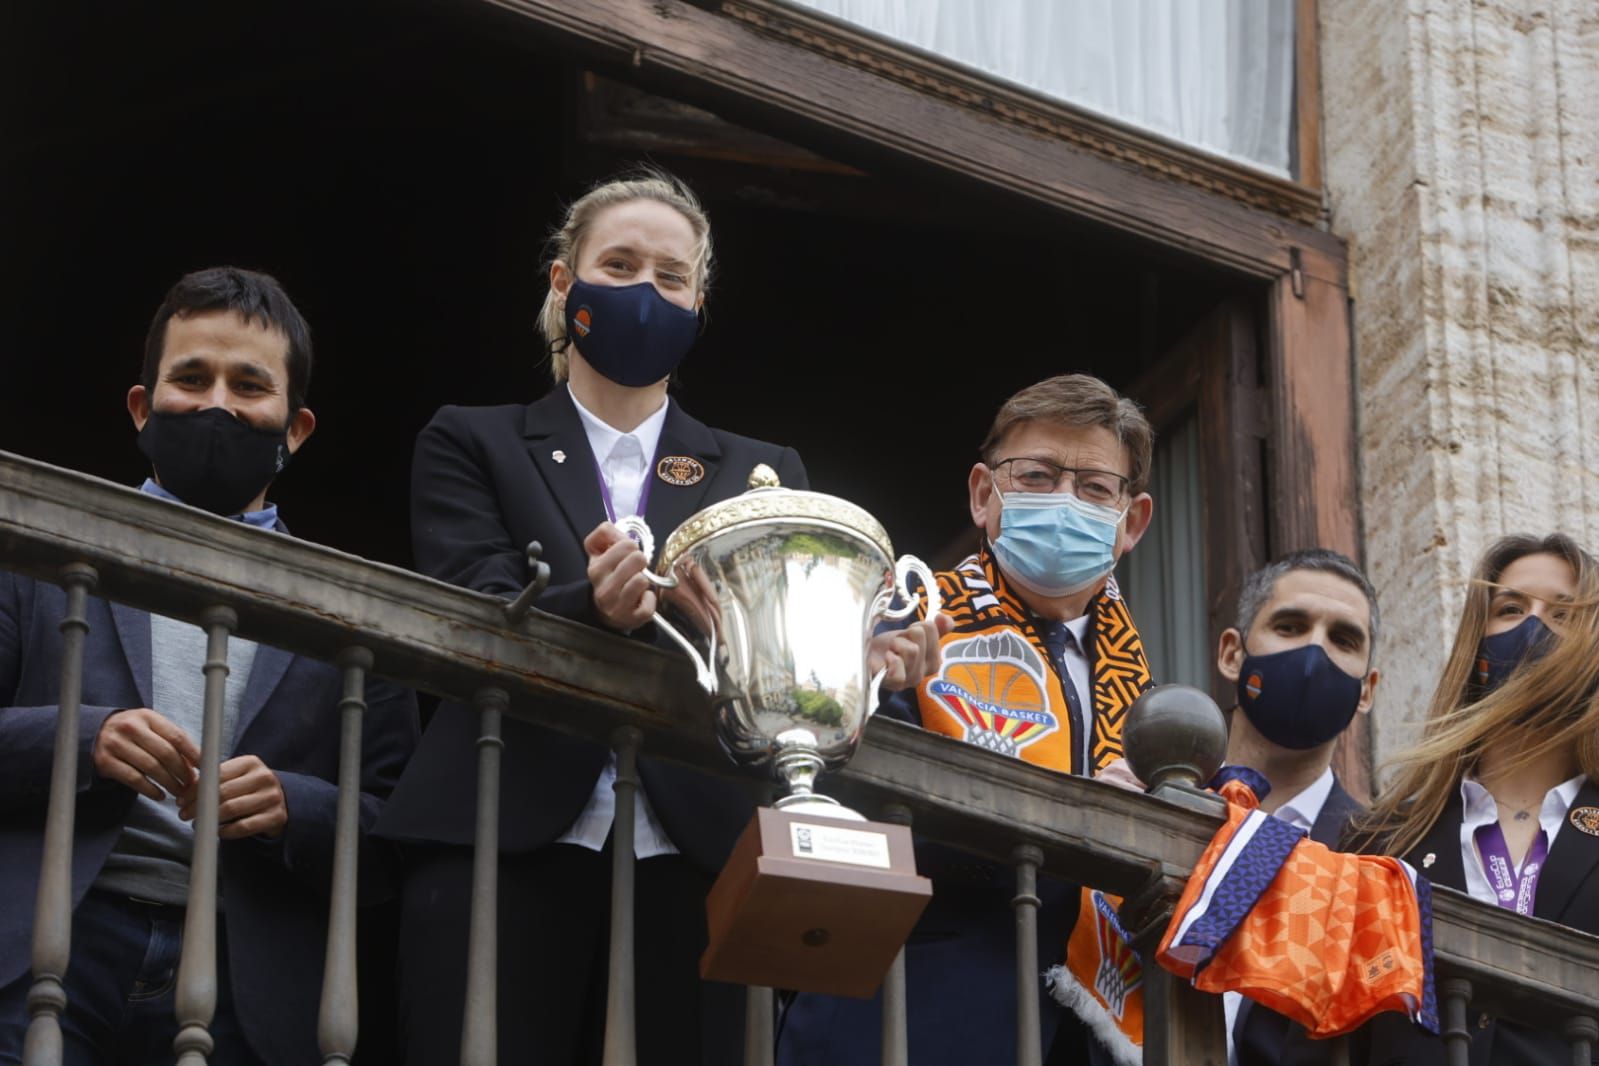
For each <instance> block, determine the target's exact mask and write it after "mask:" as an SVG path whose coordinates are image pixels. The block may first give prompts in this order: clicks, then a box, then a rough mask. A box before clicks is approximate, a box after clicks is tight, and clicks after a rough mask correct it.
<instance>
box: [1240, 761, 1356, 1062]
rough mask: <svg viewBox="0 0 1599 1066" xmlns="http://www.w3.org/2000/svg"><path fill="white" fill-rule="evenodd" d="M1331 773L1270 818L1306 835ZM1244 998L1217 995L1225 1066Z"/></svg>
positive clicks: (1322, 801)
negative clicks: (1224, 1027) (1223, 1024)
mask: <svg viewBox="0 0 1599 1066" xmlns="http://www.w3.org/2000/svg"><path fill="white" fill-rule="evenodd" d="M1332 787H1333V772H1332V767H1331V766H1329V767H1327V769H1325V770H1323V771H1322V772H1321V776H1320V777H1318V778H1316V780H1314V781H1312V782H1311V783H1310V784H1308V785H1306V786H1305V787H1304V788H1302V789H1300V790H1299V792H1298V793H1297V794H1296V795H1294V796H1293V797H1291V798H1290V799H1289V800H1288V801H1287V802H1286V803H1284V804H1283V805H1282V806H1281V807H1278V808H1277V809H1276V810H1275V811H1272V812H1271V813H1272V816H1273V817H1275V818H1280V819H1282V820H1283V821H1285V822H1287V823H1288V824H1289V825H1291V826H1293V827H1294V828H1295V829H1303V830H1304V831H1305V832H1307V833H1308V832H1310V827H1311V826H1313V825H1315V824H1316V819H1317V818H1320V817H1321V809H1322V808H1323V807H1325V806H1326V805H1327V797H1328V796H1330V795H1332ZM1243 1002H1244V996H1243V993H1241V992H1223V993H1222V994H1221V1008H1222V1012H1223V1013H1224V1014H1225V1015H1226V1017H1227V1062H1228V1066H1238V1049H1237V1048H1235V1047H1233V1030H1234V1028H1236V1027H1237V1025H1238V1010H1239V1008H1240V1007H1241V1006H1243Z"/></svg>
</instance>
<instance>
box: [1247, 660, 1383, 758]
mask: <svg viewBox="0 0 1599 1066" xmlns="http://www.w3.org/2000/svg"><path fill="white" fill-rule="evenodd" d="M1359 706H1360V678H1358V677H1350V676H1349V675H1348V674H1346V673H1344V672H1343V671H1342V670H1340V669H1339V668H1338V664H1337V663H1335V662H1333V661H1332V659H1331V658H1329V657H1328V655H1327V651H1326V649H1325V648H1323V647H1322V646H1321V645H1320V644H1306V645H1304V646H1303V647H1299V648H1289V649H1288V650H1287V651H1279V652H1275V653H1274V654H1271V655H1250V654H1249V649H1248V648H1245V649H1244V668H1243V670H1241V671H1240V672H1239V674H1238V708H1239V710H1241V711H1243V712H1244V716H1245V717H1246V718H1248V719H1249V724H1250V725H1252V726H1254V727H1255V729H1256V730H1258V731H1259V732H1260V735H1261V736H1263V737H1265V738H1266V739H1267V740H1269V741H1271V742H1272V743H1273V744H1276V745H1278V746H1279V747H1284V748H1292V749H1294V750H1295V751H1306V750H1308V749H1310V748H1315V747H1319V746H1321V745H1322V744H1325V743H1327V742H1328V741H1329V740H1332V739H1333V738H1335V737H1337V736H1338V734H1340V733H1342V732H1343V731H1344V730H1345V729H1347V728H1348V727H1349V721H1350V719H1352V718H1354V717H1355V709H1356V708H1357V707H1359Z"/></svg>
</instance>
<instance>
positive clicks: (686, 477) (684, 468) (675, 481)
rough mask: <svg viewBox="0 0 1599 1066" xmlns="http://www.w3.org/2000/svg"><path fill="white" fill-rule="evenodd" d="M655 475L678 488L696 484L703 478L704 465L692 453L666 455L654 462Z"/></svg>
mask: <svg viewBox="0 0 1599 1066" xmlns="http://www.w3.org/2000/svg"><path fill="white" fill-rule="evenodd" d="M655 476H656V477H658V478H660V479H661V480H662V481H664V482H666V483H667V484H668V485H676V486H678V487H679V488H681V487H683V486H687V485H697V484H699V483H700V482H701V481H702V480H704V478H705V466H704V464H703V463H701V462H700V461H699V460H698V459H696V458H694V457H693V456H692V455H668V456H666V457H665V458H664V459H662V460H661V461H660V462H658V463H656V464H655Z"/></svg>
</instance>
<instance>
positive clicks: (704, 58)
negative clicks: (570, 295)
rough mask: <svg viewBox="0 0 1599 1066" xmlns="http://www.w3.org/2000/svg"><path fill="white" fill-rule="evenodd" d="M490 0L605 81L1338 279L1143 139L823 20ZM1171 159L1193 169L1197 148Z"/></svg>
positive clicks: (1282, 183)
mask: <svg viewBox="0 0 1599 1066" xmlns="http://www.w3.org/2000/svg"><path fill="white" fill-rule="evenodd" d="M488 2H489V3H491V4H493V5H495V6H498V7H501V8H504V9H506V10H509V11H512V12H515V13H517V14H519V15H522V16H525V17H526V19H527V24H528V26H529V29H530V30H532V31H534V32H536V33H538V34H540V35H542V36H544V37H546V38H547V39H550V40H553V41H554V42H556V43H557V44H558V45H559V46H560V47H561V49H562V50H563V51H565V52H568V53H573V54H577V55H580V56H583V57H584V58H585V60H586V61H588V62H591V63H593V64H595V65H596V66H598V67H599V68H601V69H602V70H603V71H605V72H607V73H612V74H614V75H615V76H617V77H620V78H624V79H625V80H627V81H629V82H633V83H635V84H640V85H644V86H646V87H649V88H651V89H657V90H660V91H664V92H667V93H669V94H672V95H676V96H678V97H680V98H682V99H684V100H686V101H688V102H690V103H693V104H696V105H698V106H702V107H705V108H708V109H710V110H713V111H715V112H716V113H718V114H720V115H722V116H723V117H725V118H728V119H731V120H733V121H739V122H744V123H746V124H749V125H752V126H756V127H758V128H761V129H763V130H764V131H768V132H777V133H780V134H782V135H785V136H788V137H790V138H792V139H795V140H798V141H800V142H801V143H807V144H818V143H828V144H843V145H845V146H846V148H847V153H848V154H847V156H846V157H845V158H844V159H843V161H844V162H847V163H850V164H852V165H855V164H859V165H866V166H875V165H877V164H878V162H879V161H882V162H887V163H890V164H892V163H893V162H894V161H899V162H900V163H902V164H903V163H905V162H912V163H915V164H918V165H920V166H928V167H931V168H933V169H934V170H936V171H940V172H944V173H947V174H952V175H957V176H959V177H961V178H963V179H967V180H970V181H975V182H977V183H979V184H981V185H984V186H988V187H990V188H993V189H996V190H1000V191H1003V192H1005V193H1009V194H1013V195H1017V196H1021V197H1025V198H1026V199H1028V200H1031V201H1033V202H1036V203H1039V204H1043V205H1046V206H1049V207H1053V208H1057V209H1060V210H1063V211H1065V212H1067V213H1069V214H1071V215H1074V216H1077V217H1081V218H1087V219H1090V220H1092V221H1095V222H1098V223H1102V224H1104V225H1106V226H1108V227H1110V228H1112V229H1114V230H1117V231H1120V232H1123V233H1127V234H1131V235H1133V236H1136V237H1139V238H1142V239H1146V240H1149V241H1152V242H1154V243H1156V244H1158V245H1160V246H1161V247H1163V248H1169V249H1180V250H1183V251H1186V252H1188V253H1191V254H1193V255H1195V256H1198V257H1200V258H1203V259H1205V260H1208V261H1210V262H1213V263H1217V264H1220V265H1222V266H1225V267H1227V268H1229V269H1233V270H1237V271H1241V272H1243V273H1245V274H1249V275H1251V276H1254V277H1259V278H1271V277H1274V276H1276V275H1277V274H1279V273H1282V272H1283V271H1285V270H1287V269H1288V267H1289V249H1290V247H1292V246H1299V247H1301V248H1303V249H1305V250H1306V254H1305V255H1304V256H1303V257H1302V258H1303V262H1304V268H1305V269H1306V270H1307V271H1310V272H1312V273H1314V274H1316V275H1317V276H1319V277H1323V278H1325V279H1326V280H1328V281H1332V282H1335V283H1342V281H1343V280H1344V274H1345V269H1346V268H1345V260H1346V253H1345V250H1344V246H1343V243H1342V242H1341V241H1340V240H1339V239H1338V238H1336V237H1334V236H1333V235H1332V234H1330V233H1328V232H1326V231H1325V230H1321V229H1318V228H1316V227H1315V226H1314V225H1308V224H1306V223H1304V222H1296V221H1293V220H1291V219H1290V218H1287V217H1284V216H1283V215H1282V214H1278V213H1273V212H1271V211H1266V210H1261V209H1259V208H1256V207H1251V206H1248V205H1247V204H1244V203H1241V202H1239V201H1238V200H1235V199H1233V198H1231V197H1230V196H1228V195H1224V194H1222V193H1218V192H1211V191H1208V190H1207V189H1206V188H1201V187H1199V186H1198V185H1196V184H1193V183H1190V182H1189V181H1187V180H1185V176H1186V171H1185V172H1184V173H1183V174H1179V173H1177V171H1176V170H1175V169H1174V165H1173V164H1170V163H1165V162H1162V161H1161V160H1160V159H1158V158H1157V156H1156V154H1152V153H1155V147H1154V145H1153V144H1152V145H1149V146H1145V147H1144V148H1142V149H1140V150H1136V151H1134V150H1132V148H1131V146H1132V145H1133V144H1134V143H1135V142H1136V141H1139V140H1140V139H1148V138H1144V136H1143V135H1140V134H1137V133H1136V132H1135V131H1133V130H1131V129H1130V128H1128V127H1122V126H1120V124H1118V123H1114V122H1111V121H1109V120H1101V121H1099V122H1098V123H1097V125H1099V126H1102V127H1103V130H1102V131H1101V133H1100V134H1099V135H1098V136H1097V139H1096V140H1095V142H1094V143H1096V144H1097V145H1098V149H1099V150H1094V149H1093V148H1090V147H1086V146H1085V144H1084V142H1083V138H1082V137H1081V136H1076V126H1081V125H1083V123H1082V122H1081V121H1078V122H1077V123H1076V124H1075V125H1074V123H1073V122H1072V121H1070V120H1068V119H1067V118H1066V117H1065V115H1066V113H1067V112H1070V111H1072V110H1073V109H1071V108H1070V107H1069V105H1064V104H1059V105H1053V104H1051V102H1050V101H1048V100H1046V99H1043V98H1040V97H1038V95H1037V94H1030V93H1026V92H1024V91H1021V90H1015V89H1011V88H1009V87H1007V86H1006V85H1005V84H1004V83H1003V82H1000V81H999V80H997V79H992V78H987V77H984V76H982V75H976V74H970V75H968V74H963V73H962V72H961V71H960V68H959V67H958V66H957V65H955V64H951V63H948V62H944V61H937V60H934V61H931V62H929V61H928V60H927V59H926V58H925V57H921V56H920V55H919V53H917V51H916V50H915V49H910V48H905V47H902V46H896V45H893V44H891V43H885V42H883V41H881V40H880V39H878V38H875V37H874V36H873V35H871V34H869V33H865V32H864V31H857V30H854V29H852V28H850V27H848V26H842V25H840V24H838V23H837V22H836V21H834V20H828V19H823V18H819V17H817V16H815V15H813V14H810V13H807V12H804V11H801V10H798V9H796V8H792V7H788V6H786V5H778V4H771V3H765V2H755V0H725V2H724V3H722V4H720V5H718V10H716V11H711V10H704V9H702V7H700V6H696V5H692V4H688V3H684V2H682V0H585V2H584V3H582V4H572V3H569V2H567V0H488ZM1091 124H1092V123H1091ZM1118 127H1119V128H1118ZM1112 129H1115V130H1116V132H1115V133H1111V132H1110V131H1111V130H1112ZM1074 137H1075V143H1074ZM1150 140H1158V139H1150ZM1167 151H1168V154H1170V150H1169V149H1168V150H1167ZM1177 154H1178V155H1192V156H1193V157H1194V158H1193V159H1192V160H1191V161H1190V162H1189V163H1188V164H1187V165H1188V166H1190V167H1198V166H1199V165H1200V160H1199V156H1200V153H1186V152H1181V151H1180V152H1178V153H1177ZM1174 158H1175V156H1174ZM1162 170H1165V171H1166V172H1165V173H1162V172H1161V171H1162ZM1203 180H1205V181H1208V182H1209V183H1210V184H1211V185H1216V184H1218V183H1220V182H1221V181H1222V180H1223V179H1222V177H1221V176H1220V172H1219V171H1218V172H1217V173H1216V174H1212V175H1211V176H1209V177H1208V178H1205V179H1203ZM1237 180H1244V179H1243V178H1242V177H1240V178H1238V179H1237ZM1248 180H1249V181H1250V182H1252V183H1253V184H1255V185H1257V186H1259V187H1260V188H1261V189H1263V190H1264V189H1265V188H1266V187H1267V186H1268V185H1271V186H1273V187H1275V188H1276V191H1277V195H1278V196H1279V198H1281V199H1282V202H1283V203H1289V202H1294V203H1298V202H1299V201H1300V200H1302V199H1305V198H1306V197H1308V198H1309V202H1311V203H1313V204H1314V203H1315V202H1316V201H1317V200H1318V198H1319V193H1316V192H1313V191H1310V190H1306V189H1304V188H1303V187H1301V186H1299V185H1297V184H1296V183H1294V182H1290V181H1286V180H1283V179H1275V178H1270V177H1268V176H1266V175H1258V176H1253V177H1250V178H1249V179H1248Z"/></svg>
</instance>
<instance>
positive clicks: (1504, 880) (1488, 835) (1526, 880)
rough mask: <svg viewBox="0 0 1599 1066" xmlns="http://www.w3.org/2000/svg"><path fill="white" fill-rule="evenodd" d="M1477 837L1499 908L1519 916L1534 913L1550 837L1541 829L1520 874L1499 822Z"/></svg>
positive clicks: (1479, 831)
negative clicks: (1539, 879)
mask: <svg viewBox="0 0 1599 1066" xmlns="http://www.w3.org/2000/svg"><path fill="white" fill-rule="evenodd" d="M1476 835H1477V851H1478V852H1479V853H1480V854H1481V855H1482V865H1483V869H1484V871H1485V872H1486V873H1487V874H1488V882H1489V884H1491V885H1492V886H1493V890H1494V895H1495V896H1496V897H1497V898H1498V900H1499V905H1500V906H1501V907H1504V908H1506V909H1508V910H1513V911H1515V912H1516V913H1517V914H1531V913H1532V901H1533V898H1534V897H1535V896H1536V895H1537V894H1538V875H1539V874H1540V873H1542V872H1543V861H1544V859H1545V858H1546V857H1548V855H1549V834H1548V833H1546V832H1544V831H1543V830H1542V829H1540V830H1538V837H1537V839H1536V840H1534V841H1533V842H1532V847H1530V848H1528V849H1527V855H1526V858H1524V859H1522V860H1521V869H1520V870H1519V871H1518V870H1517V869H1516V868H1515V865H1514V864H1513V863H1511V861H1510V846H1509V845H1508V844H1506V843H1505V832H1504V830H1503V829H1500V828H1499V823H1498V822H1490V823H1488V824H1487V825H1484V826H1480V827H1478V829H1477V834H1476Z"/></svg>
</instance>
